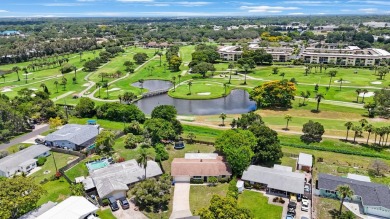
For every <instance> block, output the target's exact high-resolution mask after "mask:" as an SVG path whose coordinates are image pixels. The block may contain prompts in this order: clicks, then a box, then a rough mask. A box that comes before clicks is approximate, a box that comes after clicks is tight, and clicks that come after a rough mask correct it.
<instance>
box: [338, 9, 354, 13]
mask: <svg viewBox="0 0 390 219" xmlns="http://www.w3.org/2000/svg"><path fill="white" fill-rule="evenodd" d="M340 11H342V12H350V11H352V10H351V9H341V10H340Z"/></svg>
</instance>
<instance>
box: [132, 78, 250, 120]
mask: <svg viewBox="0 0 390 219" xmlns="http://www.w3.org/2000/svg"><path fill="white" fill-rule="evenodd" d="M167 85H169V87H170V86H172V84H171V83H170V82H168V81H160V80H148V81H145V82H144V88H146V89H148V90H149V91H154V90H161V89H165V88H168V87H167ZM133 86H137V87H139V83H134V84H133ZM147 86H148V87H147ZM136 105H137V106H138V107H139V108H140V109H141V110H142V111H143V112H144V113H145V114H149V115H150V114H151V113H152V110H153V109H154V108H155V107H156V106H159V105H173V106H175V107H176V110H177V112H178V114H179V115H217V114H220V113H226V114H241V113H247V112H250V111H252V110H255V109H256V103H255V102H254V101H251V100H249V93H248V92H247V91H245V90H232V91H231V93H230V94H229V95H228V96H226V97H222V98H218V99H211V100H184V99H176V98H172V97H170V96H168V94H161V95H158V96H152V97H147V98H144V99H141V100H139V101H138V102H136Z"/></svg>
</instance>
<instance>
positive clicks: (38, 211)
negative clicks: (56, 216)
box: [19, 201, 57, 219]
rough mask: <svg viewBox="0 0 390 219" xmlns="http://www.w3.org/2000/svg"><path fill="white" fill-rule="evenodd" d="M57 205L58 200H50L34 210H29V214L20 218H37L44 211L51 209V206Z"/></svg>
mask: <svg viewBox="0 0 390 219" xmlns="http://www.w3.org/2000/svg"><path fill="white" fill-rule="evenodd" d="M56 205H57V202H52V201H49V202H47V203H45V204H43V205H41V206H39V207H38V208H37V209H35V210H32V211H30V212H28V213H27V214H24V215H23V216H21V217H20V218H19V219H36V218H38V217H39V216H40V215H42V214H43V213H45V212H46V211H48V210H50V209H51V208H53V207H54V206H56Z"/></svg>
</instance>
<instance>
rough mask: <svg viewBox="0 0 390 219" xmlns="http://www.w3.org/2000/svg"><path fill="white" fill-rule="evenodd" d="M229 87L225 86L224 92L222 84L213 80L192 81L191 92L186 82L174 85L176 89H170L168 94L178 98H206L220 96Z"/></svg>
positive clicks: (228, 90)
mask: <svg viewBox="0 0 390 219" xmlns="http://www.w3.org/2000/svg"><path fill="white" fill-rule="evenodd" d="M230 91H231V87H229V86H228V87H226V94H225V88H224V85H223V84H221V83H218V82H213V81H193V83H192V86H191V93H190V92H189V86H188V85H187V84H181V85H180V86H178V87H176V90H170V91H169V93H168V94H169V96H171V97H174V98H180V99H192V100H205V99H206V100H207V99H213V98H220V97H223V96H224V95H228V94H229V93H230Z"/></svg>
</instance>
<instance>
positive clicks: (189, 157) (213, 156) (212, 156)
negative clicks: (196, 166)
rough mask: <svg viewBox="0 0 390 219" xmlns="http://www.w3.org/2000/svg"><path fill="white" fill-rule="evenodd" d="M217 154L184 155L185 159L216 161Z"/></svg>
mask: <svg viewBox="0 0 390 219" xmlns="http://www.w3.org/2000/svg"><path fill="white" fill-rule="evenodd" d="M217 157H218V154H217V153H186V154H185V155H184V158H185V159H217Z"/></svg>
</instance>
